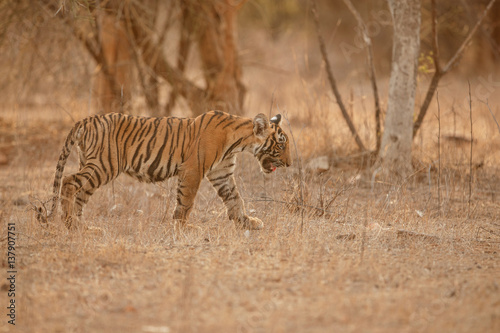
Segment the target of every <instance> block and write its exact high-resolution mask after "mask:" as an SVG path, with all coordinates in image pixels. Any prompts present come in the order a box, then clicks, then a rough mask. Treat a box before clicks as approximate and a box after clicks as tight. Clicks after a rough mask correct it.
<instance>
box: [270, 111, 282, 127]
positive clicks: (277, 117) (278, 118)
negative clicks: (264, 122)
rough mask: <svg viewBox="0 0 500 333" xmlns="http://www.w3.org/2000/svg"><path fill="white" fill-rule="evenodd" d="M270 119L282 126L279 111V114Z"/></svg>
mask: <svg viewBox="0 0 500 333" xmlns="http://www.w3.org/2000/svg"><path fill="white" fill-rule="evenodd" d="M270 121H271V122H272V123H274V124H276V125H278V126H281V115H280V114H279V113H278V114H277V115H275V116H274V117H272V118H271V120H270Z"/></svg>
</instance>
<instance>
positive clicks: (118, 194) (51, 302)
mask: <svg viewBox="0 0 500 333" xmlns="http://www.w3.org/2000/svg"><path fill="white" fill-rule="evenodd" d="M462 86H463V85H462ZM450 89H451V88H450ZM297 90H300V89H299V88H297ZM302 93H303V94H307V91H306V92H304V91H302ZM463 94H464V96H466V93H465V92H464V93H463ZM442 95H443V96H445V95H446V94H445V93H443V94H442ZM450 95H451V94H450ZM356 98H357V97H355V100H357V101H359V100H358V99H356ZM444 99H446V97H443V100H444ZM250 100H254V101H255V100H259V99H257V98H254V99H252V96H250ZM297 100H302V101H303V102H302V103H303V104H301V105H298V106H297V108H296V109H297V110H299V109H301V110H309V111H305V113H304V112H302V113H300V112H298V111H293V110H291V109H295V108H291V107H290V105H289V106H288V108H289V109H290V114H289V117H290V122H291V124H292V129H293V134H294V137H295V139H296V141H297V152H298V153H299V156H300V157H301V163H299V161H298V160H297V159H296V160H295V164H294V166H293V167H291V168H289V169H280V170H278V171H277V172H276V173H273V174H272V175H270V176H264V175H262V174H261V173H260V171H259V167H258V164H257V163H256V162H255V161H254V160H253V158H252V157H251V156H249V155H241V156H240V158H239V162H238V163H239V166H238V168H237V173H236V178H237V183H238V185H239V188H240V192H241V193H242V196H243V198H244V199H245V201H246V205H247V210H249V211H250V212H251V214H252V215H254V216H257V217H259V218H261V219H262V220H263V221H264V223H265V227H264V229H263V230H261V231H252V232H248V231H247V232H245V231H242V230H237V229H235V228H234V226H233V225H232V224H231V223H230V222H229V220H228V219H227V216H226V213H225V209H224V207H223V204H222V202H221V201H220V200H219V198H218V197H217V195H216V193H215V191H213V190H212V189H211V188H210V185H209V184H208V183H207V182H204V183H203V184H202V187H201V189H200V191H199V193H198V196H197V199H196V204H195V207H194V211H193V213H192V215H191V222H192V223H193V224H195V225H197V226H199V227H200V230H198V231H186V232H176V231H175V230H174V227H173V226H172V221H171V215H172V211H173V207H174V203H175V184H176V181H175V180H170V181H168V182H165V183H163V184H157V185H151V184H141V183H138V182H136V181H133V180H132V179H130V178H127V177H126V176H121V177H119V178H118V179H117V180H116V181H114V182H113V184H112V185H108V186H106V187H104V188H102V189H101V190H100V191H98V192H97V193H96V194H95V195H94V196H93V197H92V198H91V200H90V202H89V204H88V205H87V206H86V209H85V212H84V216H85V223H84V225H82V226H81V227H80V228H79V229H78V230H75V231H68V230H67V229H66V228H65V227H63V225H62V223H61V222H60V221H58V219H56V223H54V224H52V225H51V226H50V228H43V227H41V226H40V225H39V224H38V223H37V221H36V220H35V219H34V212H33V211H32V210H31V209H30V207H31V206H30V205H31V203H36V202H37V200H47V199H49V198H50V193H51V184H52V180H53V178H52V177H53V174H54V169H55V165H56V161H57V158H58V155H59V151H60V149H61V146H62V142H63V140H64V137H65V135H66V133H67V131H69V129H70V128H71V126H72V120H71V119H70V117H69V116H68V114H66V113H65V112H63V111H61V110H60V108H58V107H56V106H54V107H45V108H35V109H25V108H23V109H22V108H20V107H15V106H14V107H12V108H5V109H3V110H2V111H1V112H0V152H1V153H2V154H3V155H4V156H5V157H6V163H4V164H3V165H0V221H1V222H0V223H1V225H2V230H3V233H2V239H1V243H0V244H1V246H2V251H1V252H2V270H3V273H2V277H3V278H2V282H1V283H0V285H1V290H2V291H1V295H2V296H1V298H0V299H1V300H2V303H1V308H2V309H3V310H2V316H1V318H2V320H1V322H0V332H499V331H500V285H499V284H500V261H499V256H500V201H499V198H498V195H499V194H500V179H499V173H498V162H499V160H500V158H499V150H500V149H499V148H500V139H499V137H500V136H499V134H498V132H496V128H495V126H494V125H492V121H491V118H490V116H489V113H488V111H487V110H486V109H484V106H482V107H481V108H482V109H481V111H477V112H476V114H475V117H476V118H475V119H476V120H475V122H474V126H475V133H477V138H475V139H474V143H473V153H474V159H473V165H472V166H473V168H472V170H473V181H472V183H470V184H469V151H470V146H469V143H468V142H467V140H465V141H466V142H465V143H461V142H458V141H459V140H450V139H448V140H446V139H444V136H445V135H449V134H450V133H451V132H452V131H453V126H455V130H456V132H457V133H458V134H460V135H461V137H462V136H463V137H467V131H468V123H467V121H466V120H467V118H466V116H462V117H459V118H458V120H459V121H458V122H455V125H453V124H454V122H453V117H452V116H450V114H449V112H448V113H445V115H444V116H445V117H443V124H442V127H443V130H442V132H443V140H442V144H441V145H442V147H441V150H442V156H441V160H442V163H441V172H440V173H439V164H438V162H437V156H438V155H437V145H436V142H437V141H436V140H437V139H436V133H437V121H436V120H435V118H432V117H433V116H432V114H431V115H430V116H429V119H428V121H427V122H426V124H425V125H424V131H423V133H424V134H422V135H421V136H420V138H419V139H417V140H415V148H414V156H415V157H414V168H415V174H414V175H412V176H411V177H409V178H408V179H406V180H405V181H404V182H399V183H393V182H391V181H390V180H381V179H379V178H378V177H377V174H376V172H375V171H374V170H373V169H367V168H366V165H365V164H366V163H365V162H364V161H363V159H362V157H360V156H358V155H356V153H355V152H353V151H354V148H353V144H352V142H351V141H352V140H351V138H350V137H349V135H348V134H346V129H345V128H344V127H345V126H344V125H343V123H341V120H340V119H339V118H338V115H335V112H336V111H332V108H333V107H332V106H328V105H330V104H331V101H330V100H328V99H322V98H319V99H315V98H314V96H313V97H310V98H309V97H308V96H306V95H299V96H297ZM312 100H316V102H314V103H316V104H310V105H308V104H307V103H309V102H308V101H312ZM267 103H268V102H267V101H266V102H264V101H263V102H262V107H264V105H265V104H267ZM311 103H312V102H311ZM367 103H368V102H367ZM450 104H451V103H450ZM259 107H260V105H251V108H252V109H258V108H259ZM265 107H266V108H267V109H268V108H269V105H268V104H267V105H266V106H265ZM358 107H359V104H358ZM359 108H360V107H359ZM476 108H477V110H478V109H479V106H477V104H476ZM84 109H85V108H84V107H81V108H80V109H78V108H75V109H74V110H76V111H74V110H72V111H71V112H69V113H70V114H71V115H72V116H73V117H75V118H81V117H83V116H85V115H86V112H87V110H85V111H83V110H84ZM360 109H361V108H360ZM444 109H446V110H449V108H448V107H443V110H444ZM78 110H80V111H78ZM310 110H313V111H310ZM319 110H322V111H321V112H320V111H319ZM434 111H435V110H431V113H432V112H434ZM294 112H295V113H294ZM307 112H309V113H310V112H316V113H315V115H316V116H315V117H312V118H311V117H309V116H308V113H307ZM360 112H361V111H360ZM497 114H498V112H497ZM366 118H367V119H368V118H369V117H368V116H367V117H366ZM431 118H432V119H431ZM361 119H362V117H358V118H357V119H356V121H357V123H358V124H360V127H361V128H362V129H361V132H362V134H363V135H364V138H369V139H370V136H369V133H368V131H367V128H369V126H368V125H366V126H365V129H363V128H364V127H363V123H362V120H361ZM445 119H447V120H446V121H445ZM492 126H493V127H492ZM457 133H455V134H457ZM469 137H470V136H469ZM371 140H373V137H371ZM349 152H351V153H349ZM319 155H326V156H328V158H329V161H330V169H329V170H328V171H325V172H322V173H318V172H316V171H314V170H310V169H308V168H307V167H306V165H307V163H308V162H309V161H310V160H311V159H312V158H314V157H317V156H319ZM299 166H302V167H301V168H299ZM75 170H76V157H75V156H74V155H72V156H71V158H70V162H69V164H68V166H67V168H66V173H68V172H74V171H75ZM299 170H300V172H299ZM439 174H440V176H439ZM438 180H439V181H440V183H441V186H440V187H439V188H438V186H437V184H438ZM469 185H471V189H472V192H471V193H472V197H471V198H469ZM438 190H440V195H438ZM439 199H440V201H439ZM58 222H59V223H58ZM9 223H10V225H12V224H14V225H15V233H16V246H15V256H16V262H15V265H16V266H15V268H16V270H17V275H16V282H15V293H16V295H15V300H16V326H15V327H13V326H12V325H9V324H7V320H8V319H9V318H8V317H7V316H6V314H7V312H8V310H7V309H6V306H7V305H8V299H7V296H6V295H7V293H8V290H9V287H10V286H9V283H8V281H7V280H6V279H5V277H6V276H7V271H8V270H9V265H8V264H9V263H8V260H7V256H6V252H7V246H8V244H7V238H6V236H7V226H8V224H9Z"/></svg>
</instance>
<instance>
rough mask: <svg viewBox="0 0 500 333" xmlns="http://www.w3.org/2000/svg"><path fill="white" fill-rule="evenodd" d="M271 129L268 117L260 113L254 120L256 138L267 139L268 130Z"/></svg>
mask: <svg viewBox="0 0 500 333" xmlns="http://www.w3.org/2000/svg"><path fill="white" fill-rule="evenodd" d="M268 128H269V120H268V119H267V117H266V115H265V114H263V113H259V114H258V115H256V116H255V118H254V119H253V133H254V134H255V135H256V136H260V137H266V136H267V129H268Z"/></svg>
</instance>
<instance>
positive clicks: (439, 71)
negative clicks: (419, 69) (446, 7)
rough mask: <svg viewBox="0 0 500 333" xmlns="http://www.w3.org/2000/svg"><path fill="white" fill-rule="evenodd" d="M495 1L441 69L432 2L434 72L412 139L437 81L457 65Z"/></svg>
mask: <svg viewBox="0 0 500 333" xmlns="http://www.w3.org/2000/svg"><path fill="white" fill-rule="evenodd" d="M495 1H496V0H491V1H490V2H489V3H488V5H487V6H486V8H485V9H484V11H483V13H482V15H481V17H480V18H479V20H478V21H477V23H476V25H475V26H474V28H472V30H471V31H470V32H469V34H468V35H467V37H466V38H465V40H464V41H463V43H462V45H460V47H459V48H458V49H457V51H456V52H455V54H454V55H453V57H451V59H450V60H449V61H448V62H447V63H446V65H445V66H444V68H442V69H441V67H440V65H439V59H438V54H439V53H438V52H439V50H438V44H437V28H436V21H437V18H436V16H437V15H436V3H435V1H434V0H433V1H432V6H433V8H432V16H433V19H432V25H433V27H432V33H433V49H434V50H433V52H434V63H435V64H434V66H435V68H436V70H435V72H434V75H433V77H432V79H431V83H430V84H429V89H428V90H427V94H426V95H425V99H424V102H423V104H422V106H421V107H420V112H419V114H418V117H417V120H416V121H415V123H414V124H413V137H414V138H415V136H416V135H417V132H418V130H419V129H420V127H421V126H422V122H423V121H424V118H425V115H426V114H427V110H428V108H429V105H430V103H431V101H432V97H433V96H434V92H435V91H436V89H437V87H438V83H439V80H440V79H441V77H443V76H444V75H445V74H446V73H447V72H448V71H449V70H450V69H452V68H453V67H454V66H456V65H457V64H458V62H459V61H460V58H461V57H462V55H463V53H464V52H465V50H466V49H467V47H468V46H469V45H470V41H471V39H472V36H474V34H475V33H476V31H477V29H478V28H479V26H480V25H481V23H483V21H484V18H485V17H486V15H487V14H488V12H489V11H490V9H491V7H492V6H493V4H494V3H495Z"/></svg>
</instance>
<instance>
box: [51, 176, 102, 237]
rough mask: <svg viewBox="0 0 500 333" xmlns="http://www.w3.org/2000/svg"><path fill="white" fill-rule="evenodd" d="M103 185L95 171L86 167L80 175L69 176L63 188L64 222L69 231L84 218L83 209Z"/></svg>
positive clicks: (64, 181)
mask: <svg viewBox="0 0 500 333" xmlns="http://www.w3.org/2000/svg"><path fill="white" fill-rule="evenodd" d="M100 185H101V184H100V183H99V179H98V178H97V177H96V176H95V172H94V170H93V169H91V168H88V167H84V168H82V169H81V170H80V171H79V172H78V173H75V174H73V175H70V176H67V177H65V178H64V180H63V184H62V188H61V207H62V211H63V212H62V220H63V221H64V223H65V224H66V227H68V229H70V228H72V227H74V226H75V225H74V224H73V222H75V220H76V221H78V220H80V219H81V217H82V212H83V207H84V206H85V204H86V203H87V202H88V200H89V198H90V196H91V195H92V194H93V193H94V192H95V191H96V190H97V189H98V188H99V186H100Z"/></svg>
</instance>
